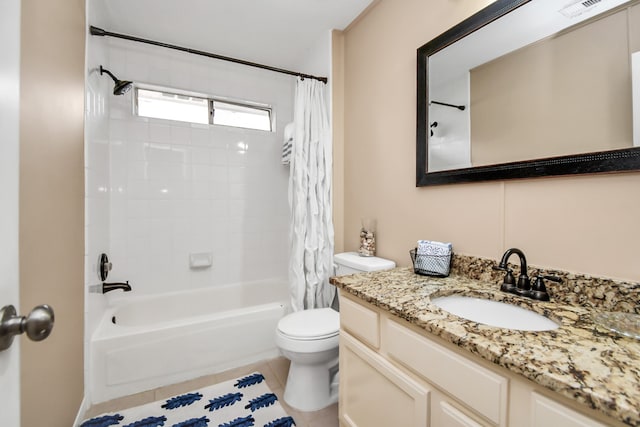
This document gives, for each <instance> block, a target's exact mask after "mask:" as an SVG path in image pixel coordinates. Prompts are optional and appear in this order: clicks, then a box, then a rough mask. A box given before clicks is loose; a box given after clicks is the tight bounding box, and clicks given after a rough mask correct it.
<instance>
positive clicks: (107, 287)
mask: <svg viewBox="0 0 640 427" xmlns="http://www.w3.org/2000/svg"><path fill="white" fill-rule="evenodd" d="M116 289H122V290H123V291H124V292H129V291H131V285H129V281H128V280H127V283H103V284H102V293H103V294H106V293H107V292H111V291H115V290H116Z"/></svg>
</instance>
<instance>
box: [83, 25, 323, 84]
mask: <svg viewBox="0 0 640 427" xmlns="http://www.w3.org/2000/svg"><path fill="white" fill-rule="evenodd" d="M89 32H90V33H91V35H92V36H109V37H116V38H119V39H124V40H131V41H134V42H139V43H146V44H150V45H154V46H160V47H166V48H168V49H174V50H179V51H182V52H187V53H192V54H194V55H200V56H206V57H207V58H213V59H220V60H222V61H228V62H234V63H236V64H242V65H247V66H249V67H256V68H262V69H263V70H269V71H275V72H276V73H283V74H289V75H291V76H298V77H301V78H302V79H315V80H319V81H321V82H322V83H327V78H326V77H316V76H312V75H311V74H304V73H299V72H297V71H290V70H285V69H282V68H276V67H271V66H269V65H263V64H258V63H256V62H250V61H244V60H242V59H237V58H231V57H228V56H222V55H216V54H215V53H209V52H204V51H202V50H196V49H190V48H188V47H182V46H176V45H173V44H169V43H163V42H158V41H155V40H148V39H143V38H140V37H134V36H129V35H126V34H118V33H112V32H111V31H107V30H103V29H102V28H98V27H94V26H93V25H91V26H90V27H89Z"/></svg>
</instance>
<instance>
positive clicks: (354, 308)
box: [340, 298, 380, 348]
mask: <svg viewBox="0 0 640 427" xmlns="http://www.w3.org/2000/svg"><path fill="white" fill-rule="evenodd" d="M378 318H379V316H378V313H376V312H375V311H373V310H370V309H368V308H366V307H364V306H362V305H360V304H358V303H356V302H353V301H351V300H350V299H348V298H340V325H341V327H342V328H344V329H346V330H347V331H349V332H350V333H351V334H352V335H355V336H356V337H358V338H360V339H361V340H362V341H364V342H365V343H367V344H369V345H370V346H372V347H374V348H379V347H380V327H379V319H378Z"/></svg>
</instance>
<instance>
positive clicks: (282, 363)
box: [84, 357, 339, 427]
mask: <svg viewBox="0 0 640 427" xmlns="http://www.w3.org/2000/svg"><path fill="white" fill-rule="evenodd" d="M254 371H259V372H261V373H262V375H264V377H265V380H266V381H267V385H268V386H269V388H270V389H271V390H272V391H273V392H274V393H275V394H276V396H278V400H279V401H280V404H281V405H282V407H283V408H284V410H285V411H287V413H288V414H289V415H291V416H292V417H293V419H294V420H295V421H296V426H297V427H338V425H339V424H338V404H337V403H336V404H334V405H331V406H329V407H328V408H325V409H322V410H320V411H315V412H300V411H296V410H295V409H293V408H291V407H289V406H288V405H287V404H286V402H285V401H284V385H285V383H286V381H287V374H288V373H289V360H287V359H285V358H284V357H278V358H275V359H271V360H266V361H263V362H258V363H254V364H252V365H247V366H243V367H241V368H236V369H232V370H230V371H225V372H221V373H218V374H213V375H208V376H206V377H200V378H196V379H195V380H191V381H186V382H183V383H178V384H172V385H169V386H165V387H160V388H157V389H155V390H149V391H145V392H142V393H137V394H134V395H131V396H125V397H121V398H119V399H115V400H110V401H108V402H104V403H99V404H97V405H94V406H92V407H91V408H89V410H88V411H87V413H86V414H85V416H84V418H85V419H87V418H91V417H93V416H95V415H99V414H102V413H105V412H113V411H117V410H122V409H127V408H131V407H133V406H139V405H144V404H145V403H150V402H154V401H156V400H161V399H166V398H168V397H171V396H174V395H176V394H181V393H186V392H189V391H192V390H197V389H199V388H202V387H207V386H210V385H213V384H216V383H220V382H223V381H227V380H231V379H233V378H237V377H241V376H243V375H246V374H250V373H251V372H254Z"/></svg>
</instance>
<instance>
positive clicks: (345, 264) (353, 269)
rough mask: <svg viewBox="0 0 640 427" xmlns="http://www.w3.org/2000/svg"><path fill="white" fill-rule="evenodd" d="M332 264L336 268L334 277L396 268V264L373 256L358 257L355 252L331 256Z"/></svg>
mask: <svg viewBox="0 0 640 427" xmlns="http://www.w3.org/2000/svg"><path fill="white" fill-rule="evenodd" d="M333 262H334V264H335V267H336V271H335V275H336V276H344V275H345V274H354V273H365V272H369V271H381V270H389V269H392V268H395V266H396V263H395V262H393V261H391V260H388V259H384V258H378V257H375V256H370V257H364V256H360V255H358V253H357V252H343V253H340V254H335V255H334V256H333Z"/></svg>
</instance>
